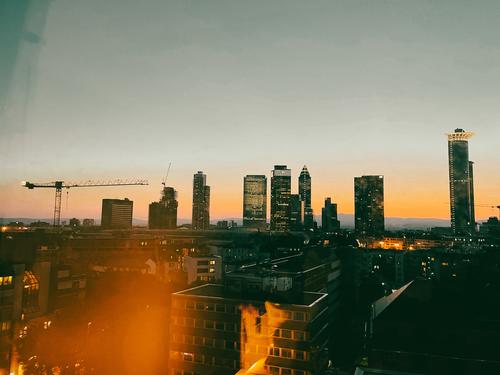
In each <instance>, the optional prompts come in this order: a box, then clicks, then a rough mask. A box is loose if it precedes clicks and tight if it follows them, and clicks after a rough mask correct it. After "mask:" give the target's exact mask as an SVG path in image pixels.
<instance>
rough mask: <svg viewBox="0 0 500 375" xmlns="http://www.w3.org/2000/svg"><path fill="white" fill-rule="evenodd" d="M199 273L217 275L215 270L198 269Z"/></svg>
mask: <svg viewBox="0 0 500 375" xmlns="http://www.w3.org/2000/svg"><path fill="white" fill-rule="evenodd" d="M196 272H197V273H215V268H212V267H210V268H198V270H197V271H196Z"/></svg>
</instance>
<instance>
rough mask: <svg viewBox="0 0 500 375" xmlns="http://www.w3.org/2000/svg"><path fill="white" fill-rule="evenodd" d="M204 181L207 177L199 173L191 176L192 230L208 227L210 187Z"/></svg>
mask: <svg viewBox="0 0 500 375" xmlns="http://www.w3.org/2000/svg"><path fill="white" fill-rule="evenodd" d="M206 181H207V176H206V175H205V174H203V172H201V171H198V173H196V174H195V175H194V176H193V218H192V225H193V229H200V230H203V229H208V228H209V227H210V186H207V184H206Z"/></svg>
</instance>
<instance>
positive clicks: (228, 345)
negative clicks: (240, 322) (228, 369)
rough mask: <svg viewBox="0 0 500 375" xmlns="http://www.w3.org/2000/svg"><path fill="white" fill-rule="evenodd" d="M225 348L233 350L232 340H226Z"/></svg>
mask: <svg viewBox="0 0 500 375" xmlns="http://www.w3.org/2000/svg"><path fill="white" fill-rule="evenodd" d="M226 349H228V350H233V349H234V341H226Z"/></svg>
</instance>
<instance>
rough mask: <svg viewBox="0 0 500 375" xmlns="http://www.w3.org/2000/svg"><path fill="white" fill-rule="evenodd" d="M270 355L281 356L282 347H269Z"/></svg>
mask: <svg viewBox="0 0 500 375" xmlns="http://www.w3.org/2000/svg"><path fill="white" fill-rule="evenodd" d="M269 355H272V356H275V357H279V356H280V348H274V347H273V348H269Z"/></svg>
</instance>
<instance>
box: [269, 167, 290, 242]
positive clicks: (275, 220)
mask: <svg viewBox="0 0 500 375" xmlns="http://www.w3.org/2000/svg"><path fill="white" fill-rule="evenodd" d="M291 185H292V174H291V171H290V169H287V167H286V165H275V166H274V170H273V171H272V176H271V230H275V231H282V232H284V231H287V230H289V228H290V193H291Z"/></svg>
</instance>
